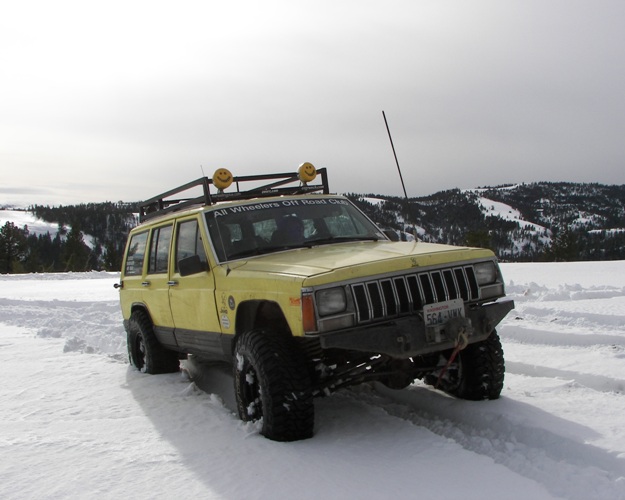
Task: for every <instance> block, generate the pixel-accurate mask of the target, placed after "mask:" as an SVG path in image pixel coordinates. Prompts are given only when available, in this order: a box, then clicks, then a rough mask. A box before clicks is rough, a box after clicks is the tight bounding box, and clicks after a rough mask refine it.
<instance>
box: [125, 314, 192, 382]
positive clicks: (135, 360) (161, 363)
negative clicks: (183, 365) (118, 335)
mask: <svg viewBox="0 0 625 500" xmlns="http://www.w3.org/2000/svg"><path fill="white" fill-rule="evenodd" d="M126 338H127V342H128V358H129V360H130V364H131V365H132V366H134V367H135V368H136V369H137V370H139V371H141V372H143V373H151V374H157V373H172V372H177V371H178V369H179V367H180V361H179V359H178V354H177V353H175V352H173V351H169V350H168V349H165V348H164V347H163V346H162V345H161V344H159V342H158V340H156V336H155V335H154V328H153V326H152V321H151V320H150V318H149V316H148V315H147V313H146V312H144V311H135V312H133V313H132V315H131V316H130V319H129V320H128V332H127V337H126Z"/></svg>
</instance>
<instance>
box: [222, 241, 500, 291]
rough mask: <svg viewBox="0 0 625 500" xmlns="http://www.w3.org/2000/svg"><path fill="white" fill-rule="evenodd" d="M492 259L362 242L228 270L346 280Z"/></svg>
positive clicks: (465, 250) (419, 245)
mask: <svg viewBox="0 0 625 500" xmlns="http://www.w3.org/2000/svg"><path fill="white" fill-rule="evenodd" d="M493 255H494V254H493V252H491V251H490V250H486V249H482V248H469V247H457V246H451V245H439V244H435V243H423V242H395V241H378V242H371V241H363V242H355V243H354V242H350V243H339V244H333V245H322V246H318V247H313V248H298V249H294V250H288V251H284V252H278V253H274V254H270V255H264V256H258V257H254V258H251V259H249V260H241V261H234V262H231V263H230V265H229V267H230V268H231V269H232V270H240V271H244V272H259V273H277V274H283V275H291V276H293V277H302V278H313V277H317V276H323V275H324V274H327V273H330V272H335V273H339V274H341V275H342V276H341V278H339V279H348V278H351V277H358V276H364V275H374V274H381V273H387V272H394V271H402V270H409V269H412V268H415V267H426V266H434V265H444V264H447V263H457V262H459V261H467V260H472V259H478V258H492V257H493ZM311 284H313V283H311Z"/></svg>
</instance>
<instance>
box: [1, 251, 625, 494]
mask: <svg viewBox="0 0 625 500" xmlns="http://www.w3.org/2000/svg"><path fill="white" fill-rule="evenodd" d="M502 268H503V272H504V275H505V277H506V283H507V290H508V293H509V295H510V296H511V297H513V298H514V299H515V301H516V309H515V310H514V311H512V312H511V313H510V314H509V316H508V318H507V319H506V320H505V321H504V323H503V324H502V325H501V326H500V328H499V332H500V335H501V337H502V341H503V345H504V349H505V353H506V363H507V373H506V382H505V387H504V391H503V396H502V398H501V399H499V400H497V401H486V402H468V401H459V400H455V399H452V398H450V397H447V396H445V395H443V394H442V393H439V392H437V391H435V390H433V389H431V388H428V387H426V386H424V385H422V384H420V383H415V384H414V385H413V386H411V387H409V388H408V389H406V390H403V391H392V390H389V389H385V388H383V387H381V386H377V385H376V386H365V387H359V388H355V389H351V390H345V391H342V392H340V393H337V394H335V395H333V396H331V397H329V398H326V399H320V400H317V401H316V431H315V437H314V438H313V439H310V440H307V441H300V442H296V443H276V442H272V441H269V440H267V439H264V438H263V437H262V436H260V435H259V434H258V429H257V427H256V426H254V425H250V424H243V423H242V422H240V421H239V420H238V418H237V417H236V415H235V414H234V412H233V406H232V405H233V403H232V401H233V396H232V378H231V377H230V375H229V371H228V369H227V368H225V367H222V366H218V365H215V366H198V365H190V368H192V369H193V371H194V373H196V374H197V379H196V382H191V381H190V380H189V379H187V378H185V377H184V376H183V375H182V374H172V375H159V376H150V375H143V374H141V373H138V372H136V371H134V370H133V369H131V368H130V367H129V366H128V365H127V363H126V352H125V349H126V347H125V334H124V331H123V327H122V324H121V315H120V312H119V306H118V303H117V292H116V291H115V290H114V289H113V283H115V282H116V281H117V279H118V276H117V275H116V274H110V273H85V274H56V275H53V274H42V275H15V276H6V275H2V276H0V356H1V363H2V373H3V377H2V382H3V383H2V389H0V421H1V422H2V424H1V426H0V498H3V499H29V498H33V499H35V498H36V499H40V498H51V499H59V498H71V499H75V498H90V499H91V498H122V497H123V498H139V499H143V498H173V497H178V498H203V499H229V500H233V499H254V498H259V499H278V500H282V499H284V500H287V499H288V500H292V499H308V498H310V499H335V498H341V499H342V498H349V499H352V498H358V499H380V498H437V499H451V498H463V499H467V498H469V499H470V498H475V499H478V498H479V499H528V498H531V499H546V498H569V499H580V500H581V499H583V500H587V499H606V500H607V499H610V500H613V499H625V278H624V277H625V261H621V262H587V263H561V264H551V263H550V264H503V265H502ZM200 387H201V388H202V389H204V390H202V389H200Z"/></svg>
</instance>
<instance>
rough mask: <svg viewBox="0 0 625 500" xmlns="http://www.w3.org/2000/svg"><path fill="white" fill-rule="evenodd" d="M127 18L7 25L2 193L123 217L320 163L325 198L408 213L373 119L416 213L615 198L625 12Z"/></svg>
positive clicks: (575, 7)
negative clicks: (471, 194) (473, 198)
mask: <svg viewBox="0 0 625 500" xmlns="http://www.w3.org/2000/svg"><path fill="white" fill-rule="evenodd" d="M42 5H44V6H45V5H46V4H45V3H42ZM124 5H125V4H124ZM133 5H140V7H136V6H135V10H133V9H130V11H127V12H125V15H124V16H119V15H118V14H119V11H118V9H120V8H121V6H122V4H121V3H120V4H116V3H113V4H112V5H111V7H110V10H109V11H107V12H106V13H103V14H102V15H101V16H99V17H98V16H94V15H93V14H94V13H93V12H90V10H89V9H90V8H89V7H87V6H84V5H82V4H81V7H80V8H79V9H78V12H74V11H73V9H72V8H70V7H75V5H72V4H62V7H63V6H64V7H65V9H63V8H61V9H56V10H52V11H50V12H48V16H49V17H51V19H47V20H46V22H43V20H42V19H41V20H38V21H36V22H35V23H34V26H33V18H32V16H33V15H34V14H33V13H32V12H30V11H26V10H25V9H24V8H20V7H19V6H16V7H12V8H13V9H16V11H15V15H14V18H13V19H10V20H9V21H4V22H5V23H12V24H11V26H15V27H17V28H14V29H8V28H10V27H11V26H9V25H7V26H4V27H3V28H7V29H8V31H7V30H0V32H4V33H5V34H4V35H0V37H1V39H0V42H2V44H1V45H2V46H7V45H6V44H5V42H6V43H8V44H9V45H8V46H9V47H10V48H9V52H10V57H9V58H8V63H7V64H6V65H5V66H4V68H3V69H2V70H0V71H3V73H4V74H3V75H2V79H1V82H2V83H0V85H1V86H2V87H4V92H3V95H5V96H7V95H11V96H12V99H11V100H10V101H7V102H2V108H3V109H2V112H1V113H0V137H3V138H4V140H2V142H0V162H1V163H0V164H1V165H2V171H3V177H5V179H6V180H5V181H4V182H3V184H4V185H6V186H10V187H11V189H20V188H24V189H25V188H26V187H28V186H31V185H33V184H35V185H37V183H41V185H42V186H48V187H50V188H51V189H53V190H54V191H55V192H57V193H59V196H61V195H62V196H63V199H64V200H65V202H67V200H70V199H73V200H74V201H98V200H105V199H109V200H118V199H125V200H132V199H139V198H146V197H149V196H151V195H153V194H155V193H156V192H159V191H161V190H164V189H167V188H169V187H170V186H171V185H172V184H177V183H183V182H186V181H187V180H190V179H192V178H195V177H197V176H198V175H199V173H200V165H201V166H202V167H203V168H204V170H205V172H206V173H207V175H211V172H212V171H213V170H214V169H215V168H219V167H226V168H229V169H231V170H232V171H233V172H234V173H235V174H239V175H243V174H250V173H258V172H270V171H285V170H288V169H291V168H292V169H295V168H296V167H297V165H298V164H299V163H301V162H302V161H311V162H313V163H314V164H316V165H317V166H325V167H328V169H329V171H330V183H331V187H332V189H333V190H335V191H339V192H346V191H356V192H376V193H380V194H400V193H401V186H400V183H399V179H398V176H397V171H396V168H395V164H394V160H393V157H392V153H391V149H390V145H389V143H388V138H387V135H386V129H385V127H384V122H383V119H382V114H381V111H382V110H385V111H386V114H387V117H388V119H389V124H390V126H391V131H392V133H393V139H394V141H395V146H396V148H397V154H398V157H399V160H400V163H401V166H402V169H403V171H404V178H405V180H406V184H407V188H408V193H409V195H413V196H416V195H424V194H429V193H431V192H434V191H436V190H440V189H448V188H453V187H461V188H465V187H474V186H478V185H487V184H500V183H503V182H532V181H538V180H567V181H589V182H590V181H592V182H603V183H615V184H622V183H623V182H624V176H623V173H622V172H623V158H624V157H625V145H624V144H623V141H622V135H623V130H624V129H625V98H624V97H623V95H622V94H623V92H622V89H623V88H625V64H624V63H625V60H624V59H625V56H624V52H623V49H622V47H623V46H625V45H624V44H623V42H624V41H625V40H623V38H624V34H623V33H624V31H623V21H624V20H625V4H622V2H617V1H599V2H592V3H589V2H582V1H578V0H573V1H564V0H559V1H551V2H543V1H536V0H534V1H514V2H499V1H495V0H492V1H483V0H482V1H476V2H462V1H460V0H457V1H443V2H440V1H430V2H409V1H391V2H386V3H384V4H383V5H382V4H380V3H378V2H356V1H348V2H323V1H321V2H315V3H310V4H307V3H300V2H268V3H263V4H262V5H261V4H257V3H254V2H229V3H228V4H227V5H225V6H223V5H222V6H217V5H214V4H212V3H211V4H206V3H204V2H192V1H190V2H182V3H181V4H180V6H179V5H178V4H177V5H176V9H175V10H172V11H167V10H164V8H162V7H160V8H159V7H158V6H156V7H155V6H153V4H151V3H148V2H145V3H144V4H133ZM20 9H21V10H20ZM44 10H45V9H44ZM44 17H45V16H44ZM0 22H2V21H0ZM21 25H22V26H21ZM23 26H31V28H32V29H30V30H27V31H26V35H23V34H21V33H22V31H23V30H22V31H20V29H21V28H23ZM18 28H20V29H18ZM5 172H6V173H5ZM77 181H80V184H83V185H85V186H87V187H86V188H81V189H76V188H75V187H72V186H74V185H75V184H74V183H75V182H77ZM23 192H25V193H26V191H23ZM54 201H55V200H50V201H49V202H51V203H52V202H54Z"/></svg>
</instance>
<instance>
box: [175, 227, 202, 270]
mask: <svg viewBox="0 0 625 500" xmlns="http://www.w3.org/2000/svg"><path fill="white" fill-rule="evenodd" d="M194 255H197V256H198V257H199V258H200V261H201V262H203V263H206V252H205V251H204V245H203V244H202V236H201V233H200V227H199V225H198V223H197V220H189V221H185V222H183V223H182V224H180V225H179V226H178V239H177V241H176V271H178V270H179V269H178V262H180V261H181V260H182V259H186V258H187V257H193V256H194Z"/></svg>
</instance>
